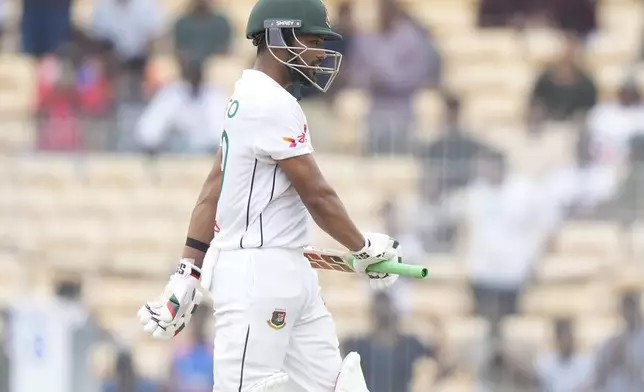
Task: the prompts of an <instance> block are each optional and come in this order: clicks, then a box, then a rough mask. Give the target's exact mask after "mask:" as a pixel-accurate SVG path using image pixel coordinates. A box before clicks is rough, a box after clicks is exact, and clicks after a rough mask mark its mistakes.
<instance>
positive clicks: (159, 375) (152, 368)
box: [133, 338, 172, 379]
mask: <svg viewBox="0 0 644 392" xmlns="http://www.w3.org/2000/svg"><path fill="white" fill-rule="evenodd" d="M133 354H134V364H135V366H136V369H137V371H139V372H140V374H141V376H143V377H147V378H149V379H165V378H167V375H168V371H169V369H170V364H171V355H172V345H170V344H168V342H163V341H154V340H152V338H147V339H146V340H144V341H143V342H141V343H139V344H137V346H136V348H135V350H134V353H133Z"/></svg>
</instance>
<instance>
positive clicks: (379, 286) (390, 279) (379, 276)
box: [367, 238, 402, 290]
mask: <svg viewBox="0 0 644 392" xmlns="http://www.w3.org/2000/svg"><path fill="white" fill-rule="evenodd" d="M383 254H384V255H385V256H386V260H388V261H392V262H398V263H402V247H401V246H400V243H399V242H398V241H397V240H395V239H393V238H390V241H389V243H388V246H387V249H386V250H385V252H384V253H383ZM367 276H368V277H369V285H370V286H371V288H372V289H374V290H383V289H386V288H387V287H389V286H391V285H393V284H394V283H395V282H396V281H397V280H398V275H392V274H388V273H378V272H367Z"/></svg>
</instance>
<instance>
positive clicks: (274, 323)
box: [266, 309, 286, 329]
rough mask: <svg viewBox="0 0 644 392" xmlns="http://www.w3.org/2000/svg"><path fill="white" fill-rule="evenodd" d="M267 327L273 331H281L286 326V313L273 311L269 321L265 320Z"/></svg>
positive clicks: (279, 310) (277, 310)
mask: <svg viewBox="0 0 644 392" xmlns="http://www.w3.org/2000/svg"><path fill="white" fill-rule="evenodd" d="M266 323H267V324H268V326H269V327H271V328H273V329H282V328H284V327H285V326H286V311H285V310H283V309H275V310H274V311H273V315H272V316H271V319H270V320H266Z"/></svg>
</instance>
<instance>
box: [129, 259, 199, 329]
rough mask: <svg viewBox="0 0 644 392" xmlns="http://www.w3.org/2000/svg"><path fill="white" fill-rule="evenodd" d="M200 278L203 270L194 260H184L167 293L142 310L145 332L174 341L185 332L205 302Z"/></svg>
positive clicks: (167, 288)
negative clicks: (200, 288)
mask: <svg viewBox="0 0 644 392" xmlns="http://www.w3.org/2000/svg"><path fill="white" fill-rule="evenodd" d="M200 278H201V270H200V269H199V268H197V267H196V266H195V265H194V264H192V262H191V260H188V259H184V260H181V262H180V263H179V266H178V267H177V270H176V271H175V273H174V274H173V275H172V276H171V277H170V281H169V282H168V284H167V285H166V286H165V289H164V291H163V293H162V294H161V295H160V296H159V297H157V298H156V299H154V300H152V301H150V302H148V303H146V304H145V305H143V306H142V307H141V309H139V312H138V316H139V320H140V321H141V324H143V330H144V331H145V332H148V333H150V334H152V337H154V338H156V339H170V338H172V337H174V336H175V335H176V334H178V333H179V332H181V331H182V330H183V329H184V328H185V326H186V325H187V324H188V323H189V322H190V318H191V317H192V314H193V313H194V312H195V311H196V310H197V307H198V306H199V303H200V302H201V298H202V296H201V293H200V292H199V290H197V285H199V279H200Z"/></svg>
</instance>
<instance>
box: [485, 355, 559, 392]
mask: <svg viewBox="0 0 644 392" xmlns="http://www.w3.org/2000/svg"><path fill="white" fill-rule="evenodd" d="M486 355H487V357H486V358H485V359H484V360H483V361H482V362H481V363H480V367H479V369H478V370H477V377H476V383H475V385H474V388H473V391H474V392H518V391H521V392H536V391H537V389H536V383H535V382H534V380H533V379H531V378H530V377H526V375H525V374H524V372H523V371H522V370H521V369H518V368H517V363H516V358H515V357H514V356H512V355H509V354H508V353H507V352H506V351H505V350H503V349H501V348H500V347H495V346H494V345H490V350H489V353H486ZM548 392H550V391H548Z"/></svg>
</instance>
